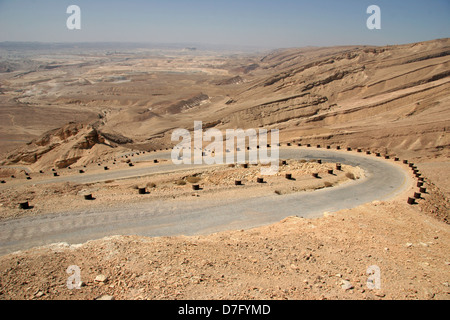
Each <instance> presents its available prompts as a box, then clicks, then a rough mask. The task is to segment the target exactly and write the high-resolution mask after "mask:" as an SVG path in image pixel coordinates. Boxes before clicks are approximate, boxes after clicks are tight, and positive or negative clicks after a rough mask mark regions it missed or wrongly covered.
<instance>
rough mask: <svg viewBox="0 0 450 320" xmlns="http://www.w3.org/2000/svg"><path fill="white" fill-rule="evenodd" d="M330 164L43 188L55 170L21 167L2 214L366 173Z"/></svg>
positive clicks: (233, 194)
mask: <svg viewBox="0 0 450 320" xmlns="http://www.w3.org/2000/svg"><path fill="white" fill-rule="evenodd" d="M136 158H137V157H136ZM136 158H133V159H136ZM167 162H169V160H160V161H158V164H154V163H153V161H149V162H145V161H142V162H139V163H137V164H136V165H135V168H140V167H151V166H153V167H158V165H159V164H164V163H167ZM110 167H111V169H110V170H120V169H126V168H127V167H128V164H127V163H126V162H125V161H123V163H118V164H117V165H115V166H114V165H111V166H110ZM330 169H331V170H333V169H335V164H334V163H321V164H319V163H317V161H315V160H314V161H306V160H302V161H297V160H287V164H286V165H281V166H280V170H279V172H278V173H277V174H276V175H274V176H268V177H264V181H265V183H263V184H260V183H257V178H259V177H261V174H260V173H261V165H260V164H258V165H251V164H250V165H249V167H248V168H243V167H242V166H241V165H231V166H229V165H222V166H215V167H213V168H206V169H192V170H183V171H181V172H174V173H161V174H154V175H151V176H146V177H137V178H132V179H118V180H106V181H103V182H94V183H73V182H59V183H56V182H55V183H46V184H45V187H44V188H43V187H42V185H41V184H39V182H41V181H46V180H48V179H52V177H53V172H52V171H50V172H48V173H45V172H44V173H43V174H32V175H29V176H28V177H32V180H31V181H32V182H35V183H34V184H31V185H30V184H24V183H23V182H24V181H26V180H25V177H26V176H25V175H24V173H23V172H22V173H19V174H16V175H17V177H16V178H14V179H12V178H9V177H7V178H5V179H7V181H8V182H7V184H6V185H7V187H6V188H4V189H2V193H1V194H0V220H3V219H8V218H19V217H25V216H37V215H42V214H51V213H54V212H65V211H67V210H71V209H72V208H75V207H76V208H79V209H88V208H95V207H114V206H115V205H117V204H121V203H127V202H139V201H145V202H149V201H157V200H165V199H170V200H176V201H179V202H186V201H189V200H190V199H192V198H196V197H200V196H201V198H202V199H205V200H206V199H217V198H229V199H243V198H250V197H260V196H265V195H271V194H274V193H277V194H280V195H281V194H289V193H295V192H302V191H312V190H317V189H321V188H331V187H333V186H337V185H339V184H341V183H344V182H346V181H349V180H355V179H359V178H360V177H362V176H363V175H364V173H363V171H362V170H361V169H360V168H358V167H351V166H347V165H342V170H340V171H336V170H334V172H333V174H332V175H331V174H328V170H330ZM84 170H86V172H89V173H94V174H95V173H103V172H104V171H103V170H104V169H103V167H101V168H100V167H98V166H97V165H91V166H87V167H86V168H84ZM8 173H10V172H8ZM286 173H290V174H291V175H292V177H293V179H291V180H288V179H286V177H285V174H286ZM313 173H318V174H319V175H320V176H322V177H323V179H316V178H314V177H313V176H312V174H313ZM58 175H59V176H62V177H71V176H72V177H76V176H80V174H79V173H78V171H76V170H65V171H61V170H60V171H59V172H58ZM236 180H239V181H241V183H242V187H241V188H239V187H236V186H235V181H236ZM194 184H198V185H199V186H200V187H201V189H202V190H201V192H199V191H194V190H193V188H192V186H193V185H194ZM139 188H145V189H146V193H147V194H145V195H140V194H139V193H138V189H139ZM85 194H93V196H94V197H95V199H96V201H95V202H89V201H84V198H83V195H85ZM26 201H28V202H29V203H30V205H32V206H33V207H32V208H31V209H30V210H21V209H20V208H19V207H18V205H17V204H19V203H22V202H26ZM36 204H38V205H36Z"/></svg>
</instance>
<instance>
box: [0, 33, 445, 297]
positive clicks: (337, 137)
mask: <svg viewBox="0 0 450 320" xmlns="http://www.w3.org/2000/svg"><path fill="white" fill-rule="evenodd" d="M449 92H450V39H449V38H445V39H436V40H431V41H426V42H418V43H411V44H404V45H388V46H366V45H361V46H334V47H306V48H290V49H279V50H272V51H264V52H237V51H235V52H231V51H230V52H227V51H214V50H207V49H204V48H193V47H152V46H144V45H142V46H141V45H135V44H129V45H123V46H120V47H116V46H115V45H114V44H104V45H97V46H95V45H90V44H73V45H72V44H61V45H53V46H48V45H44V44H36V43H21V44H20V43H7V42H4V43H0V106H1V108H0V112H1V116H0V123H1V126H0V141H1V143H0V180H1V184H0V239H1V245H0V249H1V250H0V252H1V254H2V255H1V256H0V299H3V300H9V299H13V300H15V299H49V300H57V299H91V300H92V299H117V300H125V299H133V300H134V299H150V300H155V299H156V300H160V299H162V300H165V299H170V300H180V299H212V300H219V299H237V300H241V299H242V300H247V299H248V300H252V299H256V300H264V299H276V300H283V299H294V300H298V299H396V300H412V299H430V300H448V299H449V298H450V285H449V283H450V256H449V253H450V229H449V220H450V216H449V215H450V202H449V197H450V184H449V172H450V171H449V168H450V160H449V155H450V148H449V146H450V137H449V134H448V131H449V124H450V95H449ZM199 120H201V121H202V122H203V129H204V130H207V129H211V128H213V129H217V130H220V131H221V132H223V133H224V132H226V130H228V129H244V130H246V129H252V128H255V129H267V130H272V129H278V130H279V134H280V135H279V148H280V162H279V170H278V173H277V174H275V175H273V176H264V177H263V179H264V181H262V180H261V181H259V180H258V179H261V178H262V177H261V168H262V167H263V166H264V165H263V164H260V163H259V164H251V163H246V164H245V165H244V164H240V163H235V164H222V165H220V164H218V165H178V166H176V165H174V164H173V163H172V160H171V151H172V150H173V149H174V147H175V146H176V145H177V143H178V141H172V139H171V136H172V133H173V132H174V130H176V129H178V128H181V129H187V130H189V131H190V132H192V131H193V130H194V122H195V121H199ZM268 143H269V145H268V147H269V150H271V149H273V148H274V147H275V146H274V143H276V142H275V141H269V142H268ZM277 146H278V145H277ZM192 147H193V148H192V149H194V146H192ZM202 147H203V148H205V149H204V150H205V152H206V151H207V143H204V145H203V146H202ZM258 148H259V146H258ZM202 150H203V149H202ZM221 151H223V152H224V155H226V153H227V151H228V152H229V151H230V150H226V151H225V150H221ZM232 151H235V150H232ZM247 151H249V150H247ZM89 196H91V198H90V199H89ZM257 204H261V205H260V206H258V205H257ZM71 265H76V266H79V268H80V270H81V281H82V283H81V287H80V288H79V289H72V290H71V289H68V287H67V279H68V277H69V276H70V274H68V273H67V272H66V270H67V268H68V267H69V266H71ZM371 266H377V267H379V269H380V272H381V286H380V287H379V288H375V289H370V288H368V285H367V280H368V277H369V275H370V274H368V273H367V270H368V268H369V267H371Z"/></svg>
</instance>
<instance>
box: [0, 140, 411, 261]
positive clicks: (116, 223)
mask: <svg viewBox="0 0 450 320" xmlns="http://www.w3.org/2000/svg"><path fill="white" fill-rule="evenodd" d="M146 157H147V158H148V159H152V158H158V159H162V158H166V159H168V158H169V157H170V153H167V152H166V153H163V154H153V155H149V156H146ZM148 159H146V160H148ZM280 159H298V160H301V159H322V160H323V161H324V162H336V163H337V162H339V163H342V164H348V165H351V166H359V167H360V168H362V169H363V170H364V171H365V178H363V179H359V180H355V181H350V182H347V183H344V184H342V185H340V186H337V187H333V188H325V189H320V190H316V191H312V192H301V193H294V194H288V195H276V194H274V195H272V196H265V197H259V198H249V199H246V200H242V199H241V200H235V199H223V200H214V201H212V200H205V199H202V198H201V197H200V198H198V199H196V200H193V201H189V202H188V203H182V202H180V201H170V200H157V201H155V200H153V201H152V200H149V201H148V202H139V203H128V204H123V205H120V206H117V207H114V208H107V209H105V208H100V207H99V208H93V209H90V210H77V209H74V210H73V211H70V212H64V213H57V212H56V213H54V214H48V215H41V216H36V217H24V218H19V219H11V220H4V221H1V222H0V255H4V254H8V253H11V252H14V251H18V250H25V249H30V248H33V247H37V246H43V245H48V244H52V243H59V242H66V243H69V244H77V243H84V242H86V241H89V240H94V239H100V238H103V237H106V236H112V235H139V236H148V237H157V236H175V235H204V234H210V233H214V232H219V231H225V230H239V229H248V228H253V227H258V226H262V225H268V224H272V223H275V222H278V221H280V220H282V219H284V218H286V217H288V216H299V217H304V218H317V217H320V216H322V215H323V213H324V212H335V211H338V210H342V209H350V208H354V207H357V206H359V205H361V204H364V203H368V202H372V201H374V200H388V199H390V198H393V197H395V196H396V195H398V194H399V193H400V192H402V191H403V190H404V189H405V188H407V187H408V185H409V181H410V180H409V178H408V174H407V173H406V171H405V170H403V169H402V168H401V167H400V166H398V165H395V164H394V163H393V162H392V161H386V160H382V159H380V158H376V157H374V156H367V155H362V154H357V153H354V152H346V151H330V150H324V149H317V150H316V149H306V148H286V149H280ZM189 168H192V166H189ZM184 169H186V167H180V166H175V165H173V164H164V165H160V166H152V167H148V168H135V169H134V168H130V169H128V170H117V171H105V172H102V173H95V174H91V175H83V176H79V175H73V176H66V177H58V178H54V179H51V180H42V181H39V182H37V181H36V182H34V183H41V184H45V183H49V182H51V183H55V182H56V181H61V182H63V181H71V182H76V183H87V182H95V181H104V180H108V179H121V178H132V177H136V176H144V175H151V174H155V173H161V172H169V171H174V170H184ZM56 179H59V180H56Z"/></svg>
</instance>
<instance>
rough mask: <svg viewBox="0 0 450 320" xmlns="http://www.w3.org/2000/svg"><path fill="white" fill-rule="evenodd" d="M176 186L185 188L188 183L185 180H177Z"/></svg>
mask: <svg viewBox="0 0 450 320" xmlns="http://www.w3.org/2000/svg"><path fill="white" fill-rule="evenodd" d="M175 184H176V185H177V186H184V185H185V184H186V181H184V180H177V181H175Z"/></svg>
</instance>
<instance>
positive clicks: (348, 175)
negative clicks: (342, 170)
mask: <svg viewBox="0 0 450 320" xmlns="http://www.w3.org/2000/svg"><path fill="white" fill-rule="evenodd" d="M345 176H346V177H347V178H349V179H352V180H355V179H356V177H355V175H354V174H353V173H351V172H347V173H346V174H345Z"/></svg>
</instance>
